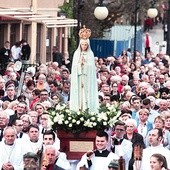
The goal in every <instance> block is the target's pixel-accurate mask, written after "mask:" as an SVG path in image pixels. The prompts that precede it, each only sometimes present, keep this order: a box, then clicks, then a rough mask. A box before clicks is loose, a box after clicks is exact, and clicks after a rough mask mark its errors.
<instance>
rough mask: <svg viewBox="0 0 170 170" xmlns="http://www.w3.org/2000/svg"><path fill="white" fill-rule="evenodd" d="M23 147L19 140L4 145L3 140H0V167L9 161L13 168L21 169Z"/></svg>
mask: <svg viewBox="0 0 170 170" xmlns="http://www.w3.org/2000/svg"><path fill="white" fill-rule="evenodd" d="M24 154H25V153H24V149H23V148H22V145H21V144H20V142H19V141H15V142H14V144H13V145H6V144H5V143H4V141H2V142H0V169H1V168H2V165H3V164H5V163H8V162H10V163H11V164H12V166H13V167H14V169H15V170H23V155H24Z"/></svg>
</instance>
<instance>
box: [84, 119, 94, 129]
mask: <svg viewBox="0 0 170 170" xmlns="http://www.w3.org/2000/svg"><path fill="white" fill-rule="evenodd" d="M84 126H86V127H90V128H92V127H93V123H92V122H90V120H89V119H88V120H87V121H85V122H84Z"/></svg>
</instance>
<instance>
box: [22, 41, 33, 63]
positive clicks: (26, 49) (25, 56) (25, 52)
mask: <svg viewBox="0 0 170 170" xmlns="http://www.w3.org/2000/svg"><path fill="white" fill-rule="evenodd" d="M21 43H22V48H21V59H22V60H29V59H30V54H31V48H30V46H29V44H28V43H27V41H26V40H21Z"/></svg>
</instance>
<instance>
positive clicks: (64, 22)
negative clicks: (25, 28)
mask: <svg viewBox="0 0 170 170" xmlns="http://www.w3.org/2000/svg"><path fill="white" fill-rule="evenodd" d="M56 12H57V11H56ZM0 16H1V18H0V20H3V21H4V20H21V21H30V22H37V23H41V24H45V25H46V27H47V28H52V27H76V26H77V20H76V19H69V18H65V17H54V16H50V15H46V14H39V13H35V12H32V11H30V8H20V9H16V8H0Z"/></svg>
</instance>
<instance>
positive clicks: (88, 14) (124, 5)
mask: <svg viewBox="0 0 170 170" xmlns="http://www.w3.org/2000/svg"><path fill="white" fill-rule="evenodd" d="M79 1H80V2H84V3H83V4H81V6H80V8H81V9H80V14H79V15H80V20H81V23H82V25H86V27H88V28H90V29H91V30H92V37H93V38H100V37H103V32H104V31H105V30H106V29H109V28H111V27H112V26H114V24H115V21H116V20H117V19H118V18H120V17H121V16H125V17H126V18H127V20H129V21H131V20H132V21H133V16H134V12H135V5H134V4H135V1H137V2H138V7H139V9H138V12H139V13H142V14H146V10H147V9H148V8H149V1H148V0H105V1H106V3H105V5H106V7H107V8H108V10H109V15H108V17H107V18H106V19H105V20H103V21H100V20H97V19H96V18H95V16H94V13H93V12H94V9H95V8H96V6H97V5H96V4H95V1H94V0H84V1H82V0H79ZM77 4H78V0H74V2H73V9H74V10H73V11H74V15H73V16H74V18H77V13H78V10H79V9H78V5H77ZM142 16H144V15H142ZM131 23H133V22H131Z"/></svg>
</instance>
